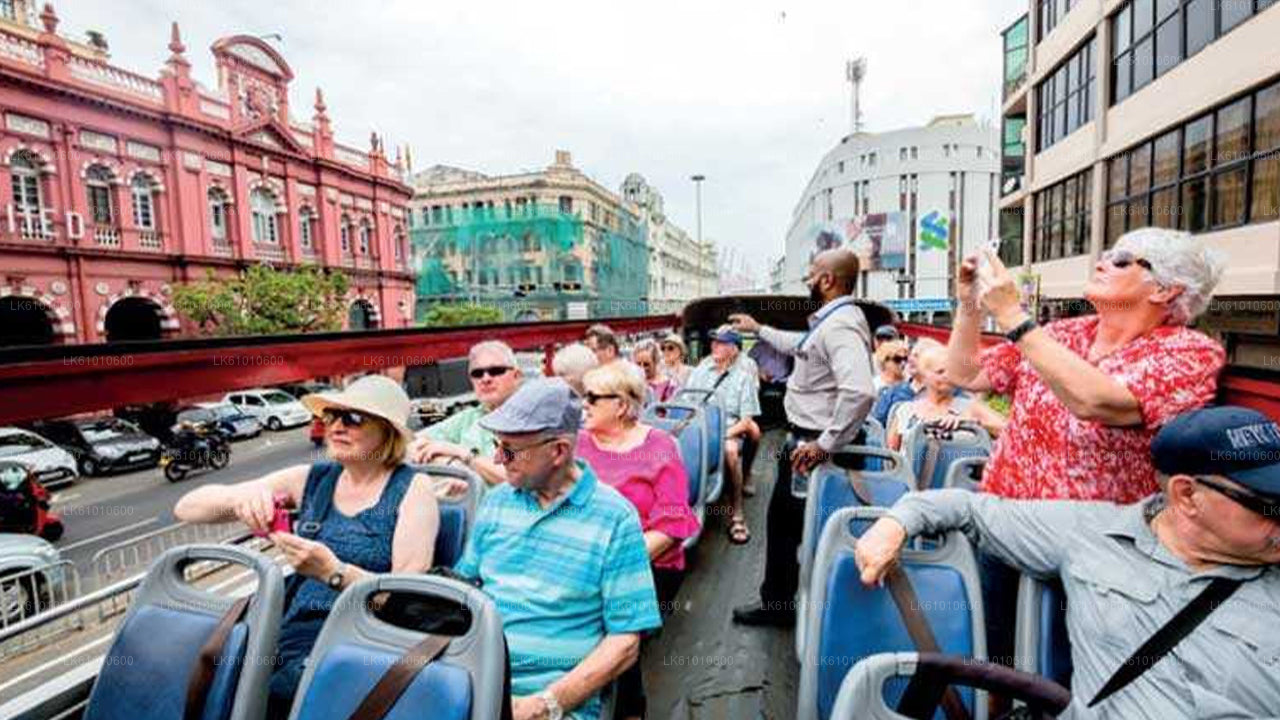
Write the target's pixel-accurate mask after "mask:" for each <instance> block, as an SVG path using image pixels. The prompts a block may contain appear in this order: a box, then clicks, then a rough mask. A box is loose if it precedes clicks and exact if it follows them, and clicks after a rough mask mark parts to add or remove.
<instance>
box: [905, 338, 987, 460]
mask: <svg viewBox="0 0 1280 720" xmlns="http://www.w3.org/2000/svg"><path fill="white" fill-rule="evenodd" d="M916 367H917V368H918V371H919V376H920V382H921V384H922V385H923V390H922V392H921V393H920V394H919V395H917V396H916V399H914V400H910V401H908V402H903V403H898V405H897V407H895V408H894V409H893V412H891V413H890V414H889V425H888V426H887V427H886V428H885V444H886V445H888V446H889V449H890V450H901V449H902V440H903V439H904V438H905V437H906V436H907V435H909V434H911V431H912V430H914V429H915V428H916V426H917V425H920V424H921V423H930V422H939V421H941V422H943V423H944V424H948V425H952V426H954V425H955V424H958V422H959V421H960V420H961V419H968V418H969V417H970V416H969V415H968V412H967V411H968V409H969V405H970V399H969V398H968V397H967V396H961V397H957V396H956V393H955V386H954V385H952V384H951V381H950V380H948V379H947V350H946V348H944V347H942V346H941V345H934V346H931V347H929V348H928V349H926V350H925V351H924V352H922V353H920V357H919V359H918V360H917V361H916Z"/></svg>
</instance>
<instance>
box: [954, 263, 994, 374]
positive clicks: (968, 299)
mask: <svg viewBox="0 0 1280 720" xmlns="http://www.w3.org/2000/svg"><path fill="white" fill-rule="evenodd" d="M977 270H978V260H977V258H976V257H967V258H965V259H964V261H963V262H961V263H960V273H959V275H958V277H957V278H956V298H957V305H958V307H957V308H956V315H955V318H956V319H955V322H954V323H953V324H952V327H951V337H950V339H948V341H947V378H948V379H949V380H951V382H952V383H954V384H955V385H957V386H959V387H962V388H965V389H966V390H974V391H978V392H986V391H988V390H990V389H991V381H990V380H988V379H987V376H986V373H984V372H983V371H982V364H981V363H980V362H979V355H980V353H981V352H982V344H981V335H982V307H981V306H980V305H979V304H978V298H977V287H976V281H977Z"/></svg>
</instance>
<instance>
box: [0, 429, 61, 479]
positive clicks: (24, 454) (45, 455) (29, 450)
mask: <svg viewBox="0 0 1280 720" xmlns="http://www.w3.org/2000/svg"><path fill="white" fill-rule="evenodd" d="M0 459H4V460H13V461H16V462H20V463H22V464H24V465H27V466H28V467H30V468H31V471H32V472H33V473H35V476H36V480H38V481H40V484H42V485H44V486H45V487H56V486H58V485H70V484H71V483H73V482H75V481H76V479H77V478H79V477H80V472H79V470H78V469H77V467H76V459H75V456H73V455H72V454H71V453H69V452H67V451H66V450H64V449H62V448H60V447H58V446H57V445H54V444H53V443H51V442H49V441H48V440H46V439H44V437H42V436H40V435H37V434H35V433H33V432H31V431H30V430H23V429H22V428H16V427H0Z"/></svg>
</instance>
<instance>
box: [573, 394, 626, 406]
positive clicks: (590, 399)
mask: <svg viewBox="0 0 1280 720" xmlns="http://www.w3.org/2000/svg"><path fill="white" fill-rule="evenodd" d="M582 397H583V398H584V399H586V401H587V404H588V405H595V404H596V403H598V402H600V401H601V400H617V399H619V398H621V397H622V396H621V395H619V394H618V393H593V392H588V393H587V394H586V395H583V396H582Z"/></svg>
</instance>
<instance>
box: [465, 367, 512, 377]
mask: <svg viewBox="0 0 1280 720" xmlns="http://www.w3.org/2000/svg"><path fill="white" fill-rule="evenodd" d="M509 372H511V367H510V366H508V365H495V366H493V367H482V368H471V371H470V372H469V373H467V374H468V375H470V376H471V379H472V380H479V379H480V378H482V377H484V376H485V375H488V376H489V377H492V378H496V377H502V376H503V375H506V374H507V373H509Z"/></svg>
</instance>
